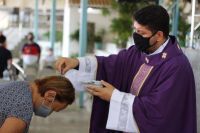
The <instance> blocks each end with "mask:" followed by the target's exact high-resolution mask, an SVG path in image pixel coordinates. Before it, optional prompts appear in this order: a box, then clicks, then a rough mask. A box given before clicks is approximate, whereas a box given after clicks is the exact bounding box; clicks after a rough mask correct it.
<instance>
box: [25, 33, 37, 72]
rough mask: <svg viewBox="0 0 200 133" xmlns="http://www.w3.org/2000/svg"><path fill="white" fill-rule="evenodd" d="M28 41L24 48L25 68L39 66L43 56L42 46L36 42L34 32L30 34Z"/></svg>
mask: <svg viewBox="0 0 200 133" xmlns="http://www.w3.org/2000/svg"><path fill="white" fill-rule="evenodd" d="M27 40H28V42H27V43H25V44H24V46H23V47H22V60H23V66H24V67H25V68H26V67H27V66H30V65H36V66H38V64H39V60H40V54H41V49H40V46H39V45H38V44H37V43H36V42H34V35H33V33H32V32H30V33H28V35H27Z"/></svg>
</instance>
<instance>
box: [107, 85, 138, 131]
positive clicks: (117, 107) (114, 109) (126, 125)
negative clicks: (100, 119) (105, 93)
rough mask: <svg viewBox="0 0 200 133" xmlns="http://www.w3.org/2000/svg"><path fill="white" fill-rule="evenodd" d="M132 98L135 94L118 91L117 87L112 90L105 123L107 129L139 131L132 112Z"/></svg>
mask: <svg viewBox="0 0 200 133" xmlns="http://www.w3.org/2000/svg"><path fill="white" fill-rule="evenodd" d="M134 99H135V96H134V95H132V94H130V93H124V92H120V91H119V90H117V89H115V90H114V91H113V94H112V97H111V100H110V107H109V114H108V120H107V124H106V128H107V129H111V130H116V131H123V132H129V133H139V131H138V127H137V124H136V122H135V119H134V116H133V113H132V105H133V102H134Z"/></svg>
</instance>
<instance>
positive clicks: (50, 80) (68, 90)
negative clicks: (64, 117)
mask: <svg viewBox="0 0 200 133" xmlns="http://www.w3.org/2000/svg"><path fill="white" fill-rule="evenodd" d="M34 82H35V83H36V85H37V86H38V92H39V93H40V95H41V96H44V94H45V92H47V91H48V90H53V91H55V92H56V97H55V100H57V101H59V102H61V103H67V104H72V103H73V101H74V99H75V89H74V87H73V85H72V84H71V82H70V81H69V80H68V79H67V78H65V77H62V76H49V77H45V78H43V79H36V80H35V81H34Z"/></svg>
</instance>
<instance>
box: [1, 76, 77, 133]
mask: <svg viewBox="0 0 200 133" xmlns="http://www.w3.org/2000/svg"><path fill="white" fill-rule="evenodd" d="M74 99H75V91H74V88H73V86H72V84H71V82H70V81H69V80H68V79H66V78H64V77H62V76H49V77H45V78H43V79H36V80H34V81H33V82H27V81H17V82H10V83H3V84H0V101H1V102H0V133H26V132H28V128H29V124H30V122H31V118H32V114H33V112H34V113H35V115H37V116H41V117H47V116H48V115H50V114H51V113H52V112H53V111H55V112H58V111H60V110H63V109H65V108H66V107H67V106H68V105H70V104H72V103H73V101H74Z"/></svg>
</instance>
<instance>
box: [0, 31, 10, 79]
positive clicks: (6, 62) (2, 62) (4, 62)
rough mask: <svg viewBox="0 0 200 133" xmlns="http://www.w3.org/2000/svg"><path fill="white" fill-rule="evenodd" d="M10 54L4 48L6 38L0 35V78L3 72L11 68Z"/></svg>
mask: <svg viewBox="0 0 200 133" xmlns="http://www.w3.org/2000/svg"><path fill="white" fill-rule="evenodd" d="M11 64H12V54H11V52H10V51H9V50H8V49H7V48H6V37H5V36H4V35H3V34H2V33H0V78H3V71H4V70H6V69H7V68H8V66H11Z"/></svg>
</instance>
